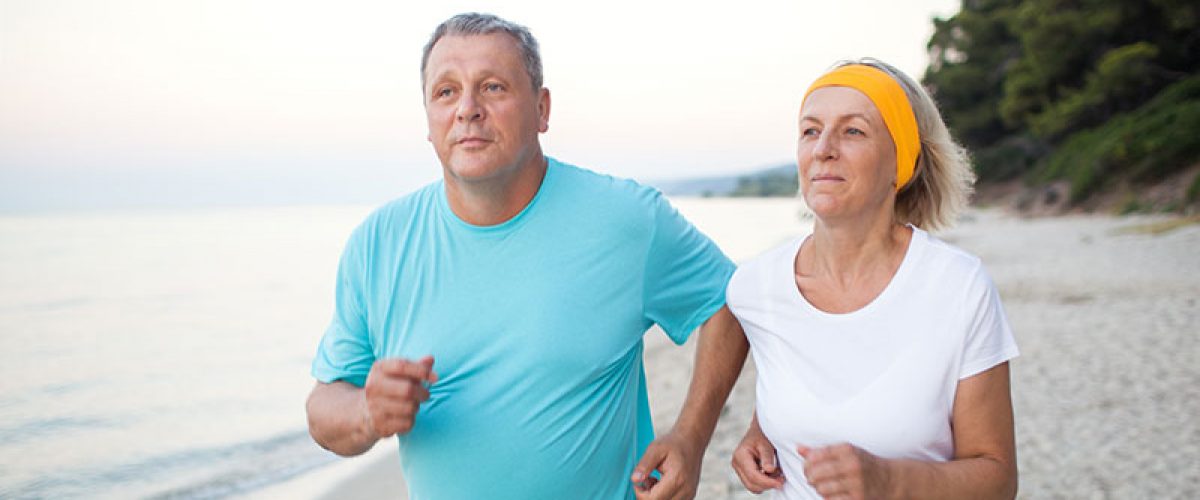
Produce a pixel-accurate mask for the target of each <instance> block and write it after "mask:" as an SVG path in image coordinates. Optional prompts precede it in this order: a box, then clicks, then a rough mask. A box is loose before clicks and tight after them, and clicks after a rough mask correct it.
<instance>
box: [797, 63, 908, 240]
mask: <svg viewBox="0 0 1200 500" xmlns="http://www.w3.org/2000/svg"><path fill="white" fill-rule="evenodd" d="M796 164H797V165H798V166H799V169H800V192H801V193H802V194H803V195H804V201H805V203H807V204H808V206H809V208H810V209H811V210H812V211H813V213H814V214H816V216H817V217H820V218H822V219H823V220H831V219H837V218H848V217H860V216H863V215H867V214H869V213H871V212H872V211H880V212H884V213H885V214H886V215H890V213H891V210H892V203H893V202H894V193H895V182H896V146H895V143H894V142H892V136H891V135H890V134H889V133H888V129H887V125H886V124H885V123H884V122H883V116H882V115H880V114H879V110H878V109H876V108H875V104H874V103H872V102H871V100H870V99H868V98H867V96H866V95H864V94H863V93H861V92H859V91H857V90H854V89H852V88H850V87H822V88H819V89H817V90H814V91H813V92H812V93H811V94H809V95H808V99H806V100H805V101H804V104H803V106H802V107H801V108H800V139H799V144H798V145H797V148H796Z"/></svg>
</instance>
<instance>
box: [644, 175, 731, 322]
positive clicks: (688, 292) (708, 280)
mask: <svg viewBox="0 0 1200 500" xmlns="http://www.w3.org/2000/svg"><path fill="white" fill-rule="evenodd" d="M651 201H652V204H653V207H652V209H653V211H654V227H653V230H654V236H653V237H652V238H651V242H650V248H649V251H648V253H647V257H646V272H645V284H644V287H643V290H644V294H645V295H644V297H643V304H644V308H645V315H646V317H647V318H648V319H649V320H650V321H653V322H654V323H657V324H658V325H659V326H661V327H662V329H663V330H664V331H666V332H667V336H669V337H670V338H671V340H672V341H674V342H675V343H676V344H682V343H684V342H685V341H687V338H688V336H689V335H691V332H692V331H693V330H695V329H696V328H698V327H699V326H700V325H701V324H702V323H704V321H706V320H708V318H709V317H711V316H712V315H713V314H716V312H717V311H718V310H720V309H721V306H723V305H725V285H726V284H727V283H729V277H730V276H732V275H733V270H734V265H733V262H731V261H730V260H729V258H728V257H726V256H725V254H724V253H722V252H721V249H720V248H718V247H717V245H716V244H715V243H713V242H712V240H710V239H708V237H707V236H705V235H704V233H701V232H700V231H699V230H697V229H696V228H695V227H694V226H692V224H691V223H689V222H688V221H687V219H684V218H683V216H682V215H680V213H679V212H678V211H677V210H675V207H672V206H671V204H670V203H668V202H667V200H666V199H665V198H664V197H663V196H662V195H661V194H660V193H658V192H657V191H656V192H654V195H653V199H652V200H651Z"/></svg>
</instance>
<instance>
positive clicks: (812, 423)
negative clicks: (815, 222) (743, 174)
mask: <svg viewBox="0 0 1200 500" xmlns="http://www.w3.org/2000/svg"><path fill="white" fill-rule="evenodd" d="M803 240H804V238H797V239H796V240H794V241H790V242H788V243H787V244H785V245H782V246H779V247H777V248H774V249H772V250H769V251H767V252H766V253H764V254H763V255H760V256H758V257H756V258H754V259H752V260H750V261H749V262H746V263H745V264H743V265H741V266H739V268H738V270H737V272H736V273H734V275H733V278H732V280H731V281H730V282H729V288H728V291H727V294H726V295H727V297H726V300H727V301H728V304H729V308H730V310H732V311H733V314H734V315H736V316H737V318H738V320H739V321H740V322H741V324H742V327H743V328H744V329H745V331H746V337H747V338H748V339H749V341H750V349H751V352H752V353H753V355H754V362H755V365H756V366H757V368H758V385H757V387H756V397H757V402H756V410H757V412H758V422H759V425H760V426H761V427H762V430H763V432H764V433H765V434H766V436H767V438H768V439H770V440H771V443H772V444H774V445H775V448H776V450H777V453H778V455H779V460H780V464H781V465H782V467H783V472H784V476H785V477H786V478H787V479H786V481H785V486H784V488H783V491H777V492H776V493H775V494H774V496H773V497H772V498H784V499H802V498H803V499H808V498H813V499H817V498H821V496H820V495H819V494H818V493H817V492H816V491H815V490H813V489H812V488H811V487H810V486H809V485H808V482H807V480H806V479H805V478H804V466H803V464H804V462H803V459H802V458H801V457H800V455H799V453H798V452H797V451H796V447H797V445H805V446H808V447H820V446H827V445H831V444H836V443H850V444H852V445H855V446H858V447H860V448H862V449H864V450H866V451H868V452H871V453H873V454H875V455H877V456H880V457H885V458H912V459H918V460H929V461H946V460H950V459H951V458H952V457H953V456H954V439H953V435H952V433H951V427H950V418H951V412H952V410H953V407H954V397H955V392H956V390H957V387H958V382H959V380H961V379H964V378H967V377H970V376H972V375H975V374H977V373H980V372H983V371H985V370H987V369H988V368H991V367H994V366H996V365H998V364H1000V363H1003V362H1004V361H1007V360H1009V359H1012V358H1013V357H1016V355H1017V346H1016V342H1015V341H1014V340H1013V335H1012V331H1011V330H1010V329H1009V326H1008V320H1007V319H1005V316H1004V309H1003V307H1002V306H1001V305H1000V296H999V294H998V293H997V292H996V287H995V285H994V284H993V283H992V280H991V278H990V277H989V276H988V275H987V273H986V272H985V271H984V269H983V266H982V264H981V263H980V261H979V258H977V257H975V256H973V255H970V254H968V253H966V252H964V251H963V250H961V249H958V248H956V247H954V246H951V245H949V244H947V243H945V242H943V241H941V240H938V239H936V238H934V237H932V236H930V235H929V234H928V233H926V232H925V231H922V230H920V229H918V228H913V235H912V241H911V243H910V244H909V246H908V251H907V253H906V254H905V256H904V261H903V262H902V263H901V264H900V267H899V269H897V270H896V275H895V276H893V277H892V280H891V282H890V283H888V285H887V287H886V288H885V289H884V290H883V292H882V293H880V294H879V296H878V297H876V298H875V299H874V300H873V301H872V302H871V303H869V304H867V305H866V306H865V307H863V308H861V309H859V310H857V311H854V312H850V313H846V314H830V313H826V312H823V311H821V310H819V309H817V308H816V307H814V306H813V305H812V304H810V303H809V302H808V300H806V299H805V298H804V295H802V294H801V293H800V291H799V289H797V288H796V280H795V277H794V268H793V262H794V260H795V257H796V253H797V252H798V251H799V249H800V244H801V243H802V242H803Z"/></svg>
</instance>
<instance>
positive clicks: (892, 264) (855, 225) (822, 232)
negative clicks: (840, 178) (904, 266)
mask: <svg viewBox="0 0 1200 500" xmlns="http://www.w3.org/2000/svg"><path fill="white" fill-rule="evenodd" d="M911 237H912V231H911V230H910V229H909V228H908V227H906V226H903V225H900V224H898V223H896V222H895V221H894V220H893V219H892V217H871V218H860V219H857V220H842V221H836V222H834V223H830V222H829V221H823V220H821V219H817V221H816V224H815V225H814V226H813V234H812V237H811V238H810V239H809V241H808V243H807V244H806V245H804V246H805V247H806V248H802V249H801V252H800V255H799V256H798V259H797V267H796V270H797V274H798V275H805V276H811V277H814V278H819V279H822V280H831V281H832V282H834V283H840V284H844V285H851V284H853V283H858V282H861V281H863V280H864V279H867V278H868V277H869V276H871V275H873V274H875V273H878V272H881V271H885V272H886V273H887V274H888V276H889V277H890V276H891V274H893V273H894V272H895V269H896V268H897V267H899V263H900V261H901V260H903V258H904V254H905V252H906V250H907V249H908V242H909V240H910V239H911Z"/></svg>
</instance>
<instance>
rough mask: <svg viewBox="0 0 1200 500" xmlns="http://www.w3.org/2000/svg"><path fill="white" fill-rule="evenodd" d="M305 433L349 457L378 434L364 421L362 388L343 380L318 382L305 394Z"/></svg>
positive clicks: (357, 453)
mask: <svg viewBox="0 0 1200 500" xmlns="http://www.w3.org/2000/svg"><path fill="white" fill-rule="evenodd" d="M306 408H307V410H308V432H309V434H311V435H312V437H313V440H314V441H316V442H317V444H319V445H321V447H323V448H325V449H327V450H329V451H332V452H334V453H337V454H338V455H341V456H344V457H349V456H354V455H361V454H363V453H366V451H367V450H370V449H371V447H372V446H375V443H376V442H377V441H379V437H378V436H376V435H375V433H374V432H372V431H371V427H370V425H368V422H367V411H366V400H365V398H364V397H363V389H362V388H361V387H356V386H354V385H352V384H349V383H346V382H340V381H339V382H333V383H329V384H325V383H320V382H318V383H317V385H316V387H313V390H312V392H311V393H310V394H309V395H308V403H307V405H306Z"/></svg>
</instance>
